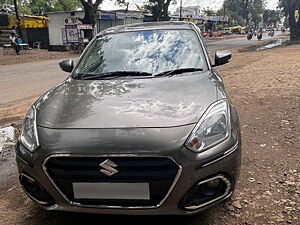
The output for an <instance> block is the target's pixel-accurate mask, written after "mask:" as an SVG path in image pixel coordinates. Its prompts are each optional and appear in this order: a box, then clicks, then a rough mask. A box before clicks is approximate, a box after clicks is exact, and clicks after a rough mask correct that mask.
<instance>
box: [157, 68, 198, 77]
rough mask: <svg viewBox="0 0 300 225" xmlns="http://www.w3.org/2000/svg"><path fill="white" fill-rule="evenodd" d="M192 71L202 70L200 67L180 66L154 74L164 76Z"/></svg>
mask: <svg viewBox="0 0 300 225" xmlns="http://www.w3.org/2000/svg"><path fill="white" fill-rule="evenodd" d="M194 71H203V69H201V68H181V69H176V70H168V71H164V72H161V73H157V74H155V75H154V76H155V77H166V76H173V75H175V74H181V73H188V72H194Z"/></svg>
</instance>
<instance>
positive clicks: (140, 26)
mask: <svg viewBox="0 0 300 225" xmlns="http://www.w3.org/2000/svg"><path fill="white" fill-rule="evenodd" d="M183 29H185V30H186V29H188V30H192V29H193V25H192V23H190V22H184V21H176V22H175V21H172V22H171V21H167V22H145V23H134V24H128V25H122V26H114V27H110V28H108V29H106V30H103V31H101V32H100V33H99V35H104V34H112V33H121V32H130V31H138V30H183Z"/></svg>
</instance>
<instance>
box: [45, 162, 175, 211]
mask: <svg viewBox="0 0 300 225" xmlns="http://www.w3.org/2000/svg"><path fill="white" fill-rule="evenodd" d="M107 159H109V160H112V161H113V162H114V163H116V164H117V165H118V167H117V170H118V171H119V172H118V173H116V174H114V175H112V176H107V175H105V174H103V173H101V172H100V169H102V168H101V167H100V166H99V164H100V163H102V162H104V161H105V160H107ZM179 169H180V168H179V166H178V165H177V164H176V163H175V162H174V161H173V160H171V159H169V158H167V157H52V158H49V160H48V161H47V163H46V172H47V174H48V175H49V176H50V178H51V179H52V180H53V182H54V183H55V185H56V186H57V187H58V188H59V189H60V191H61V192H62V193H63V194H64V195H65V196H66V197H67V198H68V200H70V201H72V202H75V203H80V204H82V205H94V206H121V207H137V206H141V207H147V206H157V205H159V204H160V202H161V201H162V200H163V199H164V198H165V197H166V195H167V194H168V191H169V190H170V188H171V186H172V184H173V182H174V180H175V178H176V175H177V173H178V171H179ZM74 182H76V183H80V182H82V183H88V182H91V183H99V182H110V183H112V182H116V183H139V182H141V183H145V182H146V183H149V187H150V200H122V199H120V200H116V199H105V200H102V199H74V194H73V186H72V183H74Z"/></svg>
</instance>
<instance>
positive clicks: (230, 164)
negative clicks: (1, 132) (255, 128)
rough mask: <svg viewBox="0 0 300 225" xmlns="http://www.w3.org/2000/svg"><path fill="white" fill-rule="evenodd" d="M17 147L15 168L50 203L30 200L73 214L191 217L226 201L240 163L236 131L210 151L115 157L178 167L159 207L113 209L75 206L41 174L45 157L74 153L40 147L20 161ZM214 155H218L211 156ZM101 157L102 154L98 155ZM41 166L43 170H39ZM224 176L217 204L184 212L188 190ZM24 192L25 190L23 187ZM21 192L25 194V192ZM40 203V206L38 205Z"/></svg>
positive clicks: (77, 152) (153, 153)
mask: <svg viewBox="0 0 300 225" xmlns="http://www.w3.org/2000/svg"><path fill="white" fill-rule="evenodd" d="M20 147H22V146H21V145H20V144H17V157H16V161H17V165H18V170H19V173H20V174H26V175H28V176H30V177H32V178H34V180H35V181H36V182H37V183H38V184H40V185H41V186H42V187H43V189H44V190H45V191H46V193H48V194H49V195H50V196H51V198H52V199H53V202H51V203H47V204H43V202H40V201H37V199H36V198H34V197H33V196H32V195H29V197H31V198H32V199H33V200H34V201H36V202H37V203H39V204H40V205H41V207H42V208H44V209H46V210H61V211H73V212H86V213H103V214H131V215H192V214H196V213H199V212H200V211H203V210H205V209H206V208H208V207H210V206H212V205H215V204H217V203H219V202H221V201H223V200H225V199H226V198H228V197H229V196H230V195H231V194H232V192H233V191H234V188H235V183H236V181H237V177H238V175H239V169H240V163H241V142H240V136H239V133H238V132H232V135H231V137H229V138H228V139H227V140H226V141H225V142H223V143H221V144H219V145H217V146H215V147H214V148H213V149H211V150H209V151H206V152H203V153H200V154H196V153H193V152H190V151H189V150H187V149H186V148H185V147H182V146H181V147H180V148H176V149H175V148H174V149H173V150H169V151H164V152H163V153H162V152H155V151H152V152H144V153H141V154H136V153H134V154H133V153H131V154H130V153H128V152H126V154H117V155H118V156H121V157H132V156H136V155H138V156H143V157H150V156H151V157H168V158H171V159H172V160H174V161H175V162H176V163H177V164H178V165H179V170H178V173H177V175H176V177H175V179H174V182H173V184H172V186H171V187H170V190H169V191H168V193H167V195H166V196H165V198H164V199H162V201H161V202H160V203H161V204H158V205H155V206H153V207H116V206H103V205H102V206H93V207H90V206H86V205H79V204H76V203H74V202H72V201H70V200H69V199H68V198H66V197H65V196H64V193H62V192H61V191H60V189H59V188H58V187H57V186H56V185H55V184H54V183H53V181H52V180H51V178H50V177H49V176H48V175H47V173H46V172H45V162H46V161H47V159H49V157H53V156H54V155H56V156H61V155H64V156H74V154H75V155H76V154H79V153H80V152H79V151H76V153H72V154H71V153H70V152H69V151H68V150H66V151H65V152H62V150H59V151H58V150H49V149H48V150H47V149H44V148H41V149H39V150H38V151H37V152H36V153H35V154H34V155H32V160H31V162H28V159H27V160H24V157H22V156H21V155H20V151H19V149H20ZM215 153H218V154H215ZM82 154H84V155H85V156H93V157H94V156H95V155H96V156H99V154H95V152H94V151H93V150H91V151H89V150H86V151H85V152H84V153H82ZM100 155H101V156H103V154H100ZM104 156H105V157H108V158H109V157H115V156H116V154H112V155H107V154H105V155H104ZM43 167H44V168H43ZM218 175H224V176H225V177H226V178H228V180H230V190H229V191H228V193H227V194H226V195H224V196H222V197H221V198H219V199H218V200H217V201H213V202H211V203H210V204H204V205H203V206H201V207H200V208H195V210H187V209H184V208H182V207H181V206H180V204H181V202H182V201H183V199H184V197H185V196H186V195H187V193H188V192H189V191H190V190H191V188H192V187H193V186H194V185H195V184H197V183H199V182H201V181H203V180H206V179H208V178H210V177H214V176H218ZM24 189H25V188H24ZM25 192H26V193H27V194H28V192H27V191H26V189H25ZM41 203H42V204H41Z"/></svg>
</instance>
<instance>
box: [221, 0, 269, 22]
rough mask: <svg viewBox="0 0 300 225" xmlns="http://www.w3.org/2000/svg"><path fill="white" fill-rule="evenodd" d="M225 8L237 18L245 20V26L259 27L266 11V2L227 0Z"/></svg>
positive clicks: (257, 0) (258, 0)
mask: <svg viewBox="0 0 300 225" xmlns="http://www.w3.org/2000/svg"><path fill="white" fill-rule="evenodd" d="M224 7H225V9H227V10H228V11H229V12H232V13H233V14H234V15H235V17H240V18H242V19H243V24H245V25H250V24H254V25H258V23H259V22H261V20H262V17H261V15H262V14H263V11H264V9H265V0H225V1H224Z"/></svg>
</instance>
